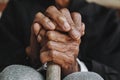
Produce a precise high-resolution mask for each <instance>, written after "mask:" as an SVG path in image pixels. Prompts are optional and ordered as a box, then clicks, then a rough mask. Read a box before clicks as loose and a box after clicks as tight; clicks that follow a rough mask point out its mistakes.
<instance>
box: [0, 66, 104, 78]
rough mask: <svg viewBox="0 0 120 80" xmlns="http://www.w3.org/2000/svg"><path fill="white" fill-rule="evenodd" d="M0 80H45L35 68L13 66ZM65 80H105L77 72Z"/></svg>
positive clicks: (4, 71) (8, 68)
mask: <svg viewBox="0 0 120 80" xmlns="http://www.w3.org/2000/svg"><path fill="white" fill-rule="evenodd" d="M0 80H44V78H43V76H42V75H41V74H40V73H39V72H37V71H36V70H35V69H33V68H30V67H27V66H22V65H12V66H8V67H7V68H5V69H4V70H3V71H2V72H1V73H0ZM63 80H103V78H102V77H100V76H99V75H98V74H96V73H93V72H75V73H72V74H69V75H68V76H67V77H65V78H64V79H63Z"/></svg>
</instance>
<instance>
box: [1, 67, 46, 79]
mask: <svg viewBox="0 0 120 80" xmlns="http://www.w3.org/2000/svg"><path fill="white" fill-rule="evenodd" d="M0 80H44V78H43V76H42V75H41V74H40V73H39V72H37V71H36V70H34V69H33V68H30V67H27V66H22V65H11V66H8V67H6V68H5V69H4V70H3V71H2V72H1V73H0Z"/></svg>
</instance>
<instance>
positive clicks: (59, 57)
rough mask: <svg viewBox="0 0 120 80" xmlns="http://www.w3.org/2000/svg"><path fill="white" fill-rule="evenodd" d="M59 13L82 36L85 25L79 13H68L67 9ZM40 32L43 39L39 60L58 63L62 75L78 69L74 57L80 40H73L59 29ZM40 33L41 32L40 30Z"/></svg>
mask: <svg viewBox="0 0 120 80" xmlns="http://www.w3.org/2000/svg"><path fill="white" fill-rule="evenodd" d="M61 13H62V14H63V15H64V16H65V17H66V18H67V21H68V22H69V23H72V24H73V25H72V27H73V28H76V29H77V30H78V31H79V34H80V35H81V36H82V35H83V34H84V29H85V25H84V24H83V23H82V22H81V16H80V14H79V13H72V14H70V13H69V11H68V10H67V9H64V10H61ZM43 32H44V34H41V36H42V37H44V38H45V39H44V40H42V41H41V42H42V49H41V50H40V61H41V62H42V63H43V64H44V63H46V62H50V61H52V62H54V63H56V64H59V65H60V66H61V68H62V72H63V74H64V75H68V74H70V73H72V72H76V71H79V67H78V64H77V62H76V58H77V57H78V53H79V45H80V42H81V40H80V39H79V40H74V39H73V38H71V37H70V36H69V35H68V34H67V33H63V32H59V31H47V32H46V31H45V30H43ZM41 33H42V32H41Z"/></svg>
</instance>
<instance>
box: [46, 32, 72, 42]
mask: <svg viewBox="0 0 120 80" xmlns="http://www.w3.org/2000/svg"><path fill="white" fill-rule="evenodd" d="M46 36H47V37H48V39H49V40H51V41H56V42H63V43H66V42H69V41H73V39H72V38H71V37H69V36H68V35H66V34H61V33H60V32H57V31H48V32H47V33H46Z"/></svg>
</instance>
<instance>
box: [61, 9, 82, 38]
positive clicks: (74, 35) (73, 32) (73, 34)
mask: <svg viewBox="0 0 120 80" xmlns="http://www.w3.org/2000/svg"><path fill="white" fill-rule="evenodd" d="M60 11H61V13H62V14H63V15H64V16H65V17H66V19H67V21H68V23H69V24H70V26H71V27H72V29H71V30H70V31H69V34H70V36H71V37H72V38H73V39H75V40H79V39H80V34H79V32H78V30H77V29H76V28H75V24H74V22H73V20H72V18H71V14H70V12H69V11H68V9H66V8H64V9H61V10H60Z"/></svg>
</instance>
